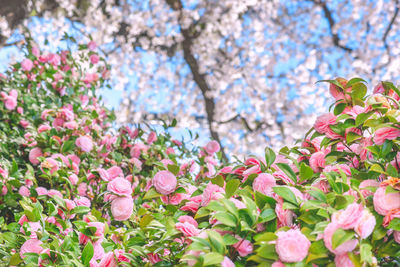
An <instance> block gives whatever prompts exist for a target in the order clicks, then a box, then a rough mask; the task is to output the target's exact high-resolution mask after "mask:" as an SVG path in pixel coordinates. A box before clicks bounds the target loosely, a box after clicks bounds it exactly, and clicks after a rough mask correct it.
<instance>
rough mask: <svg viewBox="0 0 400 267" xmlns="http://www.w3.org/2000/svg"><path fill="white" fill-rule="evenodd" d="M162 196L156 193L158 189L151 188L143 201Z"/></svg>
mask: <svg viewBox="0 0 400 267" xmlns="http://www.w3.org/2000/svg"><path fill="white" fill-rule="evenodd" d="M161 196H162V194H160V193H158V192H157V191H156V189H155V188H154V187H152V188H150V190H149V191H147V192H146V194H145V195H144V197H143V200H147V199H152V198H156V197H161Z"/></svg>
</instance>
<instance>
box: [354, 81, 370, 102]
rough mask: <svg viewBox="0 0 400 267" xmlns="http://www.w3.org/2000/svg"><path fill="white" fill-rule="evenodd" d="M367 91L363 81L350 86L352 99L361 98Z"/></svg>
mask: <svg viewBox="0 0 400 267" xmlns="http://www.w3.org/2000/svg"><path fill="white" fill-rule="evenodd" d="M366 93H367V86H366V85H365V84H363V83H356V84H354V85H353V86H352V90H351V96H352V98H353V99H361V100H362V99H363V98H364V96H365V94H366Z"/></svg>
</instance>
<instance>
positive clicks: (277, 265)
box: [271, 261, 286, 267]
mask: <svg viewBox="0 0 400 267" xmlns="http://www.w3.org/2000/svg"><path fill="white" fill-rule="evenodd" d="M271 267H286V265H285V264H283V263H282V262H280V261H276V262H274V263H272V265H271Z"/></svg>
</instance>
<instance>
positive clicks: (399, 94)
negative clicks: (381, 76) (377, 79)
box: [382, 82, 400, 96]
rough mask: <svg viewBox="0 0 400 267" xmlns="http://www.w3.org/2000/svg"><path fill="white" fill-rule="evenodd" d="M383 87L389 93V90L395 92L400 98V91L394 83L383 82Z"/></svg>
mask: <svg viewBox="0 0 400 267" xmlns="http://www.w3.org/2000/svg"><path fill="white" fill-rule="evenodd" d="M382 85H383V88H385V90H386V91H389V89H392V90H393V91H395V92H396V94H397V95H398V96H400V91H399V89H397V87H396V86H394V84H393V83H391V82H382Z"/></svg>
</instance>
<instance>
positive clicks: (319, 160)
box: [310, 151, 325, 172]
mask: <svg viewBox="0 0 400 267" xmlns="http://www.w3.org/2000/svg"><path fill="white" fill-rule="evenodd" d="M310 167H311V168H312V169H313V171H314V172H320V171H321V170H322V169H323V168H324V167H325V153H324V152H322V151H320V152H316V153H314V154H312V155H311V157H310Z"/></svg>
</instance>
